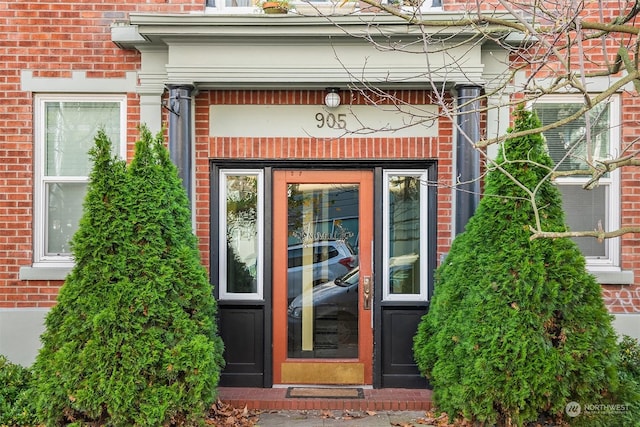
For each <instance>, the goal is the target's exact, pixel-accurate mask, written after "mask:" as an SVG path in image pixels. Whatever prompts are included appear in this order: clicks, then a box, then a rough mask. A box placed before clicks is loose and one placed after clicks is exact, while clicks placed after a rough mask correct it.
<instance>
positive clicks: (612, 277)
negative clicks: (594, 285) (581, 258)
mask: <svg viewBox="0 0 640 427" xmlns="http://www.w3.org/2000/svg"><path fill="white" fill-rule="evenodd" d="M587 270H589V272H590V273H591V274H593V275H594V276H595V278H596V281H597V282H598V283H600V284H601V285H632V284H633V283H634V275H633V271H630V270H595V269H594V270H590V269H589V268H588V267H587Z"/></svg>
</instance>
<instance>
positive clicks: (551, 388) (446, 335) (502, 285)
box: [414, 107, 620, 426]
mask: <svg viewBox="0 0 640 427" xmlns="http://www.w3.org/2000/svg"><path fill="white" fill-rule="evenodd" d="M515 118H516V120H515V131H522V130H525V129H533V128H537V127H539V126H540V122H539V120H538V118H537V117H536V116H535V114H533V113H531V112H529V111H526V110H524V109H523V108H521V107H520V108H518V109H517V110H516V112H515ZM497 163H498V164H499V165H501V167H502V168H503V170H502V171H500V170H492V171H490V172H489V175H488V177H487V181H486V188H485V190H486V191H485V196H484V197H483V199H482V200H481V202H480V204H479V206H478V209H477V211H476V213H475V215H474V216H473V217H472V218H471V219H470V221H469V223H468V224H467V227H466V230H465V232H464V233H461V234H460V235H458V236H457V237H456V238H455V240H454V242H453V244H452V246H451V250H450V252H449V253H448V255H447V257H446V259H445V260H444V262H443V264H442V265H441V266H440V267H439V268H438V270H437V271H436V284H435V295H434V297H433V299H432V301H431V306H430V309H429V312H428V313H427V314H426V315H425V316H424V317H423V319H422V321H421V323H420V325H419V328H418V333H417V335H416V337H415V339H414V355H415V359H416V362H417V364H418V366H419V369H420V371H421V372H422V373H423V374H425V375H426V376H427V378H428V379H429V380H430V383H431V384H432V385H433V387H434V400H435V403H436V405H437V407H438V408H439V409H441V410H443V411H445V412H447V413H448V414H449V415H450V416H451V417H453V418H458V417H465V418H467V419H469V420H472V421H474V422H478V423H480V424H484V425H494V424H496V423H497V424H498V425H514V426H521V425H525V424H526V423H527V422H534V421H537V420H542V419H545V418H547V419H555V420H565V421H567V420H568V421H570V422H572V423H575V424H580V423H586V425H597V423H598V422H599V421H598V420H597V419H596V418H597V417H595V416H587V415H581V416H579V417H573V418H571V417H568V416H567V415H566V414H565V406H566V405H567V403H569V402H572V401H575V402H578V403H581V404H583V405H585V404H603V403H607V402H613V401H616V399H619V398H620V396H619V395H616V392H617V390H618V388H619V380H618V375H617V369H616V365H617V353H618V350H617V344H616V335H615V333H614V331H613V328H612V326H611V317H610V315H609V313H608V312H607V309H606V307H605V305H604V302H603V300H602V296H601V289H600V286H599V285H598V283H596V281H595V279H594V277H593V276H591V275H590V274H588V273H587V271H586V269H585V260H584V257H583V256H582V254H581V252H580V250H579V249H578V247H577V246H576V245H575V244H574V242H573V241H572V240H570V239H535V240H530V236H531V233H530V231H529V226H530V225H531V224H535V217H534V210H533V208H532V205H531V203H530V202H529V196H528V195H527V193H526V192H525V191H524V190H523V189H522V188H521V186H524V187H526V188H528V189H530V190H534V189H535V188H536V186H538V185H539V184H540V183H541V182H542V181H544V182H543V183H542V184H541V185H540V186H539V188H538V189H537V191H536V197H535V202H536V205H537V207H538V213H539V218H540V221H541V223H542V227H543V229H545V230H549V231H564V230H566V227H565V224H564V214H563V211H562V206H561V198H560V195H559V192H558V190H557V188H556V187H555V186H554V185H553V184H552V183H550V182H548V180H545V177H546V176H547V174H548V173H549V171H550V168H551V167H552V161H551V159H550V157H549V156H548V154H547V152H546V150H545V144H544V140H543V137H542V136H541V135H540V134H533V135H529V136H524V137H518V138H511V139H507V140H506V141H505V142H504V144H503V146H502V147H501V149H500V152H499V154H498V158H497ZM514 180H516V181H517V183H516V182H514ZM614 424H615V423H614ZM602 425H607V420H606V419H605V421H603V424H602ZM609 425H613V424H609Z"/></svg>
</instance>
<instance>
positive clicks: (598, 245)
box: [558, 184, 609, 258]
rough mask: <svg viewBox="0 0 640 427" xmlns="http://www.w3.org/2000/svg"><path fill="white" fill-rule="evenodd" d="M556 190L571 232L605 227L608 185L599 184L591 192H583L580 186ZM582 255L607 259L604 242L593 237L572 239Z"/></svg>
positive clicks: (569, 186)
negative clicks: (559, 195) (599, 225)
mask: <svg viewBox="0 0 640 427" xmlns="http://www.w3.org/2000/svg"><path fill="white" fill-rule="evenodd" d="M558 188H559V189H560V192H561V193H562V202H563V207H564V211H565V215H566V223H567V225H568V226H569V228H570V229H571V230H575V231H583V230H595V229H597V228H598V224H602V228H603V229H606V226H607V217H606V215H607V192H608V190H609V186H608V185H603V184H601V185H600V186H598V187H596V188H594V189H593V190H585V189H583V188H582V187H581V186H580V185H568V184H562V185H559V186H558ZM573 240H574V241H575V242H576V243H577V244H578V246H579V247H580V250H581V251H582V254H583V255H584V256H586V257H597V258H606V257H607V251H606V249H607V245H606V243H605V241H604V240H603V241H602V242H599V241H598V239H594V238H593V237H577V238H574V239H573Z"/></svg>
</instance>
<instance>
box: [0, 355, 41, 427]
mask: <svg viewBox="0 0 640 427" xmlns="http://www.w3.org/2000/svg"><path fill="white" fill-rule="evenodd" d="M30 381H31V370H30V369H29V368H25V367H23V366H21V365H18V364H15V363H11V362H10V361H9V360H8V359H7V358H6V357H5V356H3V355H0V426H24V425H31V424H33V423H34V422H35V413H34V408H33V407H31V401H32V396H31V395H30Z"/></svg>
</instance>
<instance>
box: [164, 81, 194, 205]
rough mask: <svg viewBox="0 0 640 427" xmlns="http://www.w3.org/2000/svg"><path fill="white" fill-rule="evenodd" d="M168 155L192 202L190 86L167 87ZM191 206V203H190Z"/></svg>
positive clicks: (191, 87)
mask: <svg viewBox="0 0 640 427" xmlns="http://www.w3.org/2000/svg"><path fill="white" fill-rule="evenodd" d="M167 87H168V88H169V111H170V113H169V155H170V156H171V161H172V162H173V163H174V164H175V165H176V167H177V168H178V175H179V176H180V178H181V179H182V185H183V186H184V189H185V191H186V192H187V197H189V202H192V185H191V172H192V170H191V169H192V166H191V165H192V164H193V155H192V148H191V134H192V132H191V119H192V113H191V93H192V91H193V89H194V87H193V86H191V85H169V86H167ZM191 204H192V206H193V203H191Z"/></svg>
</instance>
